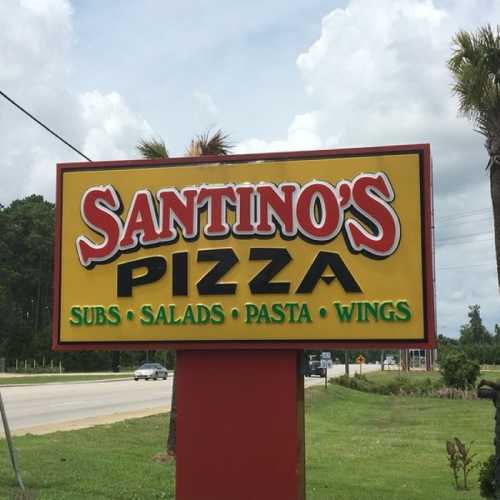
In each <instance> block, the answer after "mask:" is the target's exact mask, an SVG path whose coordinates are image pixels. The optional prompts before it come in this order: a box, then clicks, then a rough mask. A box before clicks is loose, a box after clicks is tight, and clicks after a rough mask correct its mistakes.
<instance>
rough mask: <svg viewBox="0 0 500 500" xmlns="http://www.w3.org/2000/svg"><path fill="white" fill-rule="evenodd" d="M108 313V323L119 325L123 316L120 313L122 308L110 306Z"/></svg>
mask: <svg viewBox="0 0 500 500" xmlns="http://www.w3.org/2000/svg"><path fill="white" fill-rule="evenodd" d="M108 314H109V318H108V323H109V324H110V325H119V324H120V323H121V321H122V317H121V315H120V308H119V307H118V306H109V308H108Z"/></svg>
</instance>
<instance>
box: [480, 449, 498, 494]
mask: <svg viewBox="0 0 500 500" xmlns="http://www.w3.org/2000/svg"><path fill="white" fill-rule="evenodd" d="M479 490H480V492H481V496H482V497H484V498H495V455H491V456H490V458H489V459H488V460H486V462H483V463H482V464H481V468H480V469H479Z"/></svg>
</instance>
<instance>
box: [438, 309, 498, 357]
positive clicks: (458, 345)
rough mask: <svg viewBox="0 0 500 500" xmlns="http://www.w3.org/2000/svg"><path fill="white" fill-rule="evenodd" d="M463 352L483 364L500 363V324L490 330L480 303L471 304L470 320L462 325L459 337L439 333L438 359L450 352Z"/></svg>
mask: <svg viewBox="0 0 500 500" xmlns="http://www.w3.org/2000/svg"><path fill="white" fill-rule="evenodd" d="M454 352H463V353H464V354H465V355H466V357H467V358H468V359H472V360H476V361H477V362H478V363H481V364H483V365H484V364H488V365H490V364H500V325H498V324H495V326H494V329H493V332H490V331H488V329H487V328H486V327H485V326H484V324H483V320H482V318H481V307H480V306H479V305H478V304H475V305H471V306H469V311H468V321H467V323H465V324H464V325H462V326H461V327H460V335H459V337H458V338H450V337H446V336H444V335H438V359H444V358H446V357H447V356H448V355H449V354H450V353H454Z"/></svg>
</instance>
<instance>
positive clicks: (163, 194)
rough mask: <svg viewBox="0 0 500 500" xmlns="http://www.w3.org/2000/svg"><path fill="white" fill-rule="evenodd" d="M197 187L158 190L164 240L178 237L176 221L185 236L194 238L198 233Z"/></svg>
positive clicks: (161, 231) (161, 236)
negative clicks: (179, 190) (180, 189)
mask: <svg viewBox="0 0 500 500" xmlns="http://www.w3.org/2000/svg"><path fill="white" fill-rule="evenodd" d="M197 194H198V190H197V189H195V188H186V189H183V190H182V192H181V193H179V192H178V191H177V189H174V188H169V189H162V190H160V191H158V194H157V198H158V200H159V201H160V234H159V237H160V239H161V240H162V241H170V240H173V239H175V238H176V237H177V230H176V228H175V227H174V222H176V223H177V224H179V225H180V227H181V229H182V234H183V235H184V238H194V237H195V236H196V235H197V233H198V211H197V207H196V204H195V203H196V195H197Z"/></svg>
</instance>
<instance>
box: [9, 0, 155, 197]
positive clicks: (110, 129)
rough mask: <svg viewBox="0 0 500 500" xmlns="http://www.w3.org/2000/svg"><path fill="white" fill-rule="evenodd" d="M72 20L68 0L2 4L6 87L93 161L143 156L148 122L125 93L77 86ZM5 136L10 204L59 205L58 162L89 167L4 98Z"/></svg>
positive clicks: (25, 105) (41, 0) (25, 0)
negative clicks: (35, 200) (42, 200)
mask: <svg viewBox="0 0 500 500" xmlns="http://www.w3.org/2000/svg"><path fill="white" fill-rule="evenodd" d="M72 16H73V10H72V8H71V5H70V3H69V2H68V1H66V0H17V1H11V2H1V3H0V66H1V67H2V72H1V73H0V88H1V89H2V90H3V91H4V92H5V93H6V94H7V95H9V96H10V97H11V98H13V99H14V100H15V101H17V102H19V104H21V105H22V106H23V107H25V108H26V109H28V110H29V111H30V112H32V113H33V114H34V115H35V116H37V117H38V118H39V119H40V120H41V121H43V122H45V123H46V124H47V125H48V126H49V127H50V128H52V129H53V130H54V131H55V132H57V133H59V134H60V135H61V136H62V137H63V138H64V139H66V140H67V141H68V142H70V143H71V144H73V145H74V146H75V147H76V148H77V149H79V150H80V151H82V152H83V153H85V154H87V156H90V157H91V158H92V159H93V160H103V159H121V158H123V159H127V158H130V157H133V156H136V153H135V150H134V146H135V144H136V143H137V141H138V139H139V138H140V137H143V136H149V135H151V128H150V127H149V125H148V124H147V122H146V121H145V120H144V119H143V118H142V117H141V116H139V115H138V114H137V113H134V112H133V111H131V110H130V108H129V107H128V105H127V104H126V103H125V102H124V100H123V98H122V97H121V96H120V95H119V94H118V93H117V92H109V93H106V94H103V93H101V92H99V91H90V92H84V93H82V94H78V93H77V92H76V91H73V90H72V89H71V87H70V83H69V82H70V80H69V73H70V69H71V49H72V45H73V27H72V23H73V18H72ZM13 20H15V22H13ZM0 130H1V131H2V133H1V134H0V148H1V150H2V151H3V155H2V157H1V158H0V172H1V173H2V178H3V181H4V182H2V185H0V203H2V204H8V203H9V202H10V201H11V200H13V199H15V198H17V197H21V196H25V195H28V194H31V193H33V192H34V193H39V194H43V195H44V196H45V197H47V198H48V199H50V200H53V199H54V191H55V166H56V163H58V162H62V161H84V160H83V159H82V158H81V157H80V156H78V155H77V154H76V153H74V152H72V151H71V150H70V149H68V148H67V146H64V145H63V144H62V143H60V142H59V141H58V140H57V139H56V138H54V137H53V136H51V135H50V134H48V133H47V132H46V131H45V130H43V129H41V128H40V126H39V125H37V124H35V123H34V122H33V121H31V120H30V119H29V118H28V117H26V116H25V115H23V114H22V113H20V112H19V111H18V110H17V109H15V108H14V107H13V106H12V105H11V104H10V103H8V102H7V101H5V100H3V99H1V100H0Z"/></svg>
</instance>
